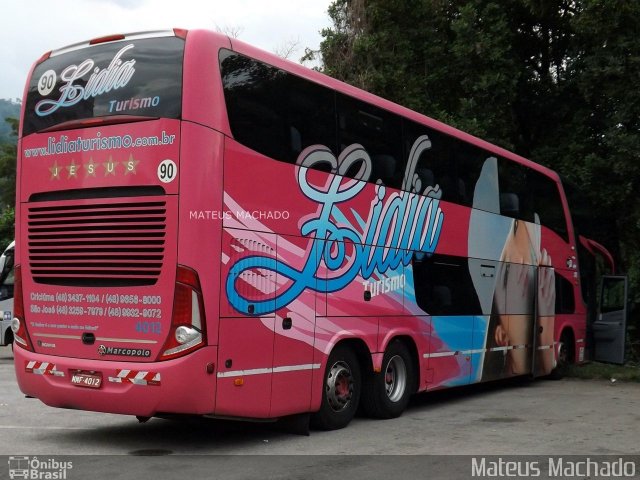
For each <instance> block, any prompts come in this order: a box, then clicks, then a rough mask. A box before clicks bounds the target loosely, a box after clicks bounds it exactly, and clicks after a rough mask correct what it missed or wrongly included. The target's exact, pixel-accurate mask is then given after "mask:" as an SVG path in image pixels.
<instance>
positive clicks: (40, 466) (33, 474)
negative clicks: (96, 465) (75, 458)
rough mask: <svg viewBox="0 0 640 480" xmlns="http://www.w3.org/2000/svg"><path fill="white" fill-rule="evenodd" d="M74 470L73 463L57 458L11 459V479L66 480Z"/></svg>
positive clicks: (15, 457) (14, 457) (16, 457)
mask: <svg viewBox="0 0 640 480" xmlns="http://www.w3.org/2000/svg"><path fill="white" fill-rule="evenodd" d="M72 468H73V462H69V461H61V460H56V459H55V458H46V459H39V458H38V457H18V456H13V457H9V478H11V479H12V480H13V479H14V478H26V479H33V480H65V479H66V478H68V477H67V471H68V470H71V469H72Z"/></svg>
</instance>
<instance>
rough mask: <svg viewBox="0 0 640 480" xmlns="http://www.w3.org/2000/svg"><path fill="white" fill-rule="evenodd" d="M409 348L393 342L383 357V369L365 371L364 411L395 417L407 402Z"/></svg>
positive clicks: (411, 378)
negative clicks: (367, 372) (373, 371)
mask: <svg viewBox="0 0 640 480" xmlns="http://www.w3.org/2000/svg"><path fill="white" fill-rule="evenodd" d="M414 379H415V376H414V372H413V362H412V361H411V356H410V355H409V351H408V350H407V347H405V346H404V344H403V343H402V342H400V341H398V340H396V341H394V342H392V343H391V344H390V345H389V347H388V348H387V351H386V352H385V353H384V357H383V359H382V370H381V371H380V372H379V373H371V374H369V375H367V377H366V379H365V382H364V388H363V397H362V408H363V409H364V411H365V413H366V414H367V415H369V416H371V417H375V418H395V417H399V416H400V415H402V412H404V410H405V408H407V405H408V404H409V398H410V396H411V394H412V393H413V383H414Z"/></svg>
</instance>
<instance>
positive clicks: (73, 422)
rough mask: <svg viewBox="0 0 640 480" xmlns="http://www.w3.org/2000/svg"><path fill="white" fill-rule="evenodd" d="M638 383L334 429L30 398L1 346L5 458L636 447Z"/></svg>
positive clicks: (468, 391) (545, 392)
mask: <svg viewBox="0 0 640 480" xmlns="http://www.w3.org/2000/svg"><path fill="white" fill-rule="evenodd" d="M639 400H640V384H623V383H615V384H612V383H610V382H605V381H581V380H571V379H567V380H562V381H557V382H553V381H545V380H539V381H530V382H525V381H521V382H515V383H509V384H501V385H497V386H496V385H490V386H474V387H469V388H463V389H457V390H454V391H450V392H435V393H431V394H425V395H420V396H418V397H417V398H415V399H414V400H413V401H412V404H411V406H410V407H409V409H408V410H407V411H406V412H405V414H404V415H403V416H402V417H401V418H398V419H395V420H386V421H380V420H378V421H376V420H370V419H367V418H356V419H355V420H354V421H353V422H352V424H351V425H350V426H349V427H348V428H346V429H344V430H341V431H336V432H312V433H311V436H309V437H306V436H300V435H293V434H291V433H288V432H286V431H282V430H281V429H279V428H278V426H274V425H261V424H255V423H241V422H222V421H218V420H206V419H193V420H190V421H170V420H162V419H152V420H151V421H149V422H148V423H146V424H138V423H137V421H136V420H135V418H133V417H126V416H119V415H107V414H98V413H90V412H80V411H73V410H62V409H54V408H50V407H47V406H45V405H43V404H42V403H41V402H40V401H38V400H36V399H26V398H24V396H23V395H22V394H21V393H20V392H19V390H18V388H17V385H16V383H15V379H14V373H13V358H12V354H11V350H10V348H8V347H0V438H2V439H10V441H1V442H0V455H17V454H20V455H65V454H101V455H105V454H115V455H122V454H133V455H135V454H140V453H157V454H159V455H161V454H256V455H262V454H269V455H278V454H281V455H292V454H328V455H333V454H338V455H342V454H350V455H354V454H361V455H383V454H418V455H423V454H452V453H455V454H465V455H467V454H468V455H478V454H481V455H491V454H497V455H510V454H536V455H538V454H539V455H550V454H579V455H585V454H591V455H597V454H625V453H627V454H638V453H640V428H638V427H639V426H640V402H639Z"/></svg>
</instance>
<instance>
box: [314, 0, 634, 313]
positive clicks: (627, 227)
mask: <svg viewBox="0 0 640 480" xmlns="http://www.w3.org/2000/svg"><path fill="white" fill-rule="evenodd" d="M328 13H329V16H330V17H331V20H332V22H333V25H332V26H331V27H330V28H327V29H324V30H323V31H322V36H323V38H324V40H323V42H322V43H321V45H320V55H321V57H322V70H323V71H324V72H325V73H327V74H329V75H332V76H334V77H337V78H339V79H341V80H344V81H346V82H348V83H351V84H353V85H355V86H358V87H361V88H364V89H366V90H369V91H371V92H373V93H375V94H378V95H380V96H382V97H385V98H388V99H390V100H392V101H395V102H397V103H400V104H402V105H405V106H408V107H409V108H412V109H414V110H418V111H420V112H422V113H424V114H426V115H429V116H430V117H433V118H436V119H439V120H442V121H445V122H446V123H449V124H452V125H454V126H456V127H459V128H461V129H463V130H465V131H468V132H470V133H472V134H474V135H477V136H480V137H482V138H485V139H487V140H489V141H491V142H493V143H496V144H498V145H500V146H503V147H506V148H508V149H511V150H513V151H515V152H516V153H519V154H521V155H523V156H526V157H529V158H531V159H532V160H534V161H536V162H538V163H541V164H544V165H547V166H550V167H551V168H554V169H556V170H557V171H558V172H559V173H560V174H561V175H563V176H564V177H565V178H566V179H567V181H569V182H573V183H575V184H577V185H580V188H581V190H582V191H583V192H585V193H586V194H587V196H588V197H589V198H590V200H591V203H592V204H593V205H594V207H593V208H592V210H591V211H590V212H589V213H590V216H591V225H590V226H591V230H592V232H593V234H594V235H596V239H597V240H599V241H601V242H602V243H604V244H605V245H606V246H607V247H608V248H609V249H611V250H612V251H613V252H614V253H615V254H617V256H618V260H619V265H621V267H622V269H623V270H627V272H628V273H629V276H630V280H631V291H632V292H635V293H634V300H635V302H636V303H639V304H640V251H638V249H637V245H638V244H640V203H639V202H638V201H637V200H636V198H635V192H637V191H639V190H640V158H638V156H639V155H640V153H639V152H640V96H639V95H638V91H640V88H639V87H640V36H638V34H637V32H638V31H640V2H637V1H636V0H544V1H540V0H502V1H497V0H335V1H334V2H333V3H332V4H331V5H330V7H329V10H328ZM307 53H308V56H313V52H309V51H308V52H307ZM611 212H615V218H613V219H612V215H611Z"/></svg>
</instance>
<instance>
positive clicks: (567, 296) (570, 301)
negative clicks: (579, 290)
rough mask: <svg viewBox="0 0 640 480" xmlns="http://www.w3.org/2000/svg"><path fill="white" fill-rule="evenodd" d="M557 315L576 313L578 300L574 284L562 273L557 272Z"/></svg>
mask: <svg viewBox="0 0 640 480" xmlns="http://www.w3.org/2000/svg"><path fill="white" fill-rule="evenodd" d="M555 278H556V305H555V309H556V313H557V314H560V313H574V312H575V310H576V300H575V295H574V291H573V284H572V283H571V282H570V281H569V280H567V279H566V278H564V277H563V276H562V275H561V274H560V272H558V271H556V275H555Z"/></svg>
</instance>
